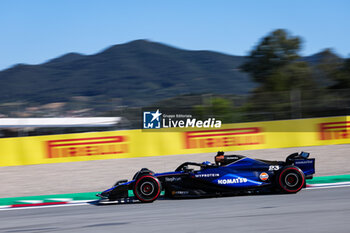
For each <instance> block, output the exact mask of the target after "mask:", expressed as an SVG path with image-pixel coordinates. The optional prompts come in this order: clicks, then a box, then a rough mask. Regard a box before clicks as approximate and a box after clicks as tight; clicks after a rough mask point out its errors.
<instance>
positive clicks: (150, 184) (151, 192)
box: [133, 175, 162, 203]
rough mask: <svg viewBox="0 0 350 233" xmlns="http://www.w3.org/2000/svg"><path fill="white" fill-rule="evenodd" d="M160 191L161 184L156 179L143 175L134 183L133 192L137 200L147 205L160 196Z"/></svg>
mask: <svg viewBox="0 0 350 233" xmlns="http://www.w3.org/2000/svg"><path fill="white" fill-rule="evenodd" d="M161 189H162V187H161V184H160V182H159V180H158V179H157V178H156V177H154V176H151V175H145V176H141V177H139V178H138V179H137V180H136V181H135V185H134V189H133V191H134V195H135V197H136V198H137V199H138V200H140V201H141V202H145V203H147V202H153V201H154V200H156V199H157V198H158V197H159V195H160V191H161Z"/></svg>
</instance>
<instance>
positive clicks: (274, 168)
mask: <svg viewBox="0 0 350 233" xmlns="http://www.w3.org/2000/svg"><path fill="white" fill-rule="evenodd" d="M278 170H280V166H278V165H270V166H269V171H278Z"/></svg>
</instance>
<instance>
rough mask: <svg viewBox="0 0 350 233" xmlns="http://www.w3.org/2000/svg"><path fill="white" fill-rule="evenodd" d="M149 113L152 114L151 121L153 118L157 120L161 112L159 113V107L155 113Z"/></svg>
mask: <svg viewBox="0 0 350 233" xmlns="http://www.w3.org/2000/svg"><path fill="white" fill-rule="evenodd" d="M151 115H152V116H153V117H152V120H151V122H152V121H154V120H157V121H159V117H160V116H161V115H162V113H160V112H159V109H157V111H156V112H155V113H151Z"/></svg>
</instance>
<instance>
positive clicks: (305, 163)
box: [97, 151, 315, 202]
mask: <svg viewBox="0 0 350 233" xmlns="http://www.w3.org/2000/svg"><path fill="white" fill-rule="evenodd" d="M308 157H309V153H307V152H301V153H293V154H291V155H289V156H288V157H287V158H286V161H268V160H261V159H251V158H248V157H245V156H242V155H224V152H222V151H219V152H218V153H217V155H216V156H215V163H210V162H208V161H206V162H203V163H195V162H185V163H183V164H181V165H180V166H179V167H178V168H176V169H175V171H173V172H166V173H154V172H152V171H150V170H148V169H147V168H142V169H141V170H140V171H138V172H137V173H136V174H135V175H134V177H133V179H132V180H131V181H127V180H120V181H118V182H116V183H115V185H114V186H113V187H112V188H110V189H107V190H105V191H103V192H102V193H99V194H97V196H99V197H101V198H102V199H101V200H107V201H121V200H123V199H125V198H130V196H131V195H132V193H133V195H134V200H139V201H141V202H153V201H154V200H156V199H157V198H158V197H159V196H160V194H161V193H162V194H164V196H165V197H169V198H186V197H188V198H195V197H216V196H230V195H237V194H259V193H297V192H298V191H300V190H301V189H302V188H304V187H306V183H305V179H312V177H313V174H314V173H315V159H310V158H308ZM130 190H132V191H130ZM130 193H131V195H130ZM135 197H136V199H135Z"/></svg>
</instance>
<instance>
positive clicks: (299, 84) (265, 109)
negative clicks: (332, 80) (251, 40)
mask: <svg viewBox="0 0 350 233" xmlns="http://www.w3.org/2000/svg"><path fill="white" fill-rule="evenodd" d="M300 48H301V39H300V38H299V37H297V36H292V35H290V34H289V33H288V32H287V31H286V30H283V29H278V30H275V31H273V32H271V33H270V34H268V35H267V36H266V37H264V38H263V39H262V40H261V41H260V43H259V44H258V45H257V46H256V47H255V48H254V49H253V50H252V51H251V52H250V55H249V59H248V61H247V62H246V63H245V64H243V65H242V69H243V70H244V71H246V72H248V73H250V74H251V76H252V78H253V79H254V81H256V82H258V83H259V84H260V85H259V86H258V87H257V88H256V89H255V90H254V94H253V95H252V96H251V98H250V100H249V101H248V103H247V105H246V111H247V112H248V115H249V114H250V115H251V116H253V115H252V114H257V113H258V114H259V112H260V113H261V114H264V115H265V116H270V115H271V114H275V117H273V118H274V119H283V118H289V117H290V116H291V115H292V116H293V117H299V116H301V114H299V112H300V111H301V105H300V102H301V98H302V95H301V92H300V90H310V89H315V88H316V87H317V85H316V82H314V80H313V74H312V70H311V68H310V67H309V65H308V63H306V62H302V61H300V60H299V58H300V56H299V54H298V52H299V51H300ZM294 112H298V114H294ZM255 116H257V115H255ZM270 117H271V116H270Z"/></svg>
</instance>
